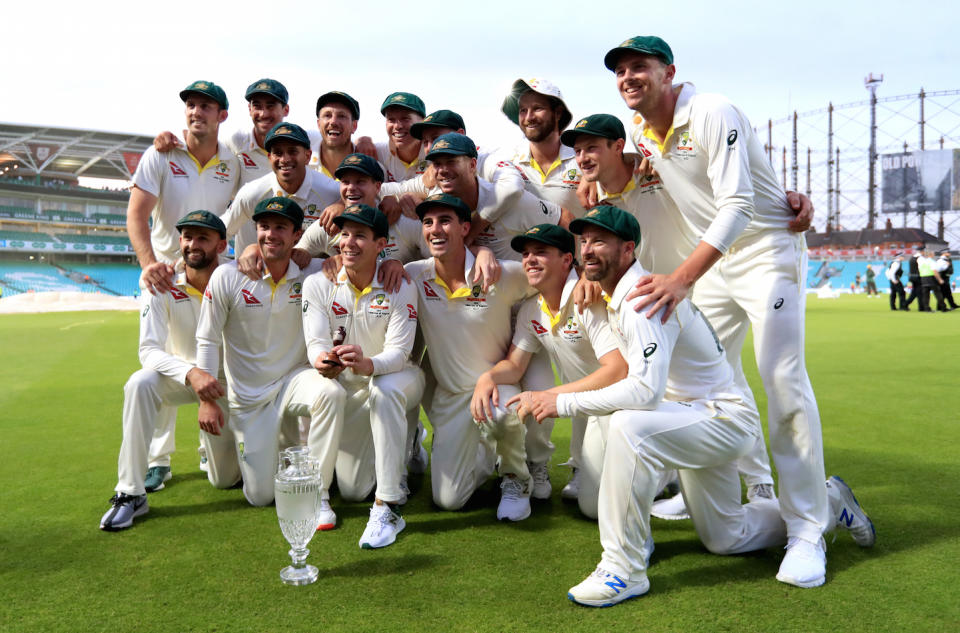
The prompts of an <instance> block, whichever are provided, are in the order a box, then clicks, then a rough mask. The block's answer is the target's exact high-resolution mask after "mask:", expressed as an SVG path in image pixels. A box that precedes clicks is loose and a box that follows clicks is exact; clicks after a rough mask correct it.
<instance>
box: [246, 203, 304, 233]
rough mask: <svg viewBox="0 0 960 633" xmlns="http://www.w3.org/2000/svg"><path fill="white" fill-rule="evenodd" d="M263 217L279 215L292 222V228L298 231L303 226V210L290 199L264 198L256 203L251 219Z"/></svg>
mask: <svg viewBox="0 0 960 633" xmlns="http://www.w3.org/2000/svg"><path fill="white" fill-rule="evenodd" d="M265 215H279V216H280V217H284V218H287V219H288V220H290V221H291V222H293V228H295V229H299V228H300V227H301V226H303V209H301V208H300V205H299V204H297V203H296V202H295V201H293V200H292V199H290V198H282V197H276V198H266V199H264V200H261V201H260V202H258V203H257V206H256V207H254V209H253V219H254V220H256V219H257V218H260V217H263V216H265Z"/></svg>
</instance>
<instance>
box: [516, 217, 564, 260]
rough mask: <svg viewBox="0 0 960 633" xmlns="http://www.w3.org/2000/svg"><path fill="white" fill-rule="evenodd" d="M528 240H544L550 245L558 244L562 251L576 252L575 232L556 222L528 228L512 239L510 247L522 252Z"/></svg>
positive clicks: (543, 241)
mask: <svg viewBox="0 0 960 633" xmlns="http://www.w3.org/2000/svg"><path fill="white" fill-rule="evenodd" d="M527 242H542V243H544V244H547V245H549V246H556V247H557V248H559V249H560V252H561V253H574V252H575V245H574V239H573V233H571V232H570V231H568V230H566V229H564V228H562V227H559V226H557V225H556V224H538V225H536V226H534V227H531V228H529V229H527V231H526V233H521V234H520V235H517V236H515V237H514V238H513V239H512V240H510V248H512V249H513V250H515V251H517V252H518V253H522V252H523V247H524V246H525V245H526V244H527Z"/></svg>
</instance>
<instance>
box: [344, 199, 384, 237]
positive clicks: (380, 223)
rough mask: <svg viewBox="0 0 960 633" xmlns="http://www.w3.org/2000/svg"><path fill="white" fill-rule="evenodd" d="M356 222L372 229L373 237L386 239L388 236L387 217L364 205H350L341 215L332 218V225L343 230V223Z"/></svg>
mask: <svg viewBox="0 0 960 633" xmlns="http://www.w3.org/2000/svg"><path fill="white" fill-rule="evenodd" d="M348 220H349V221H350V222H357V223H358V224H363V225H364V226H369V227H370V228H371V229H373V236H374V237H388V236H389V235H390V223H389V222H387V216H385V215H384V214H383V213H381V212H380V210H379V209H374V208H373V207H371V206H370V205H366V204H351V205H350V206H349V207H347V208H346V209H344V210H343V213H341V214H340V215H338V216H337V217H335V218H333V223H334V224H336V225H337V226H339V227H340V228H341V229H342V228H343V223H344V222H347V221H348Z"/></svg>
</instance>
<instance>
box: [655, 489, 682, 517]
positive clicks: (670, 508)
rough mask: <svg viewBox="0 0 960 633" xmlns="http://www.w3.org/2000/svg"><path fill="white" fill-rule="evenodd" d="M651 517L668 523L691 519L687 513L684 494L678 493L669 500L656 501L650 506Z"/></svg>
mask: <svg viewBox="0 0 960 633" xmlns="http://www.w3.org/2000/svg"><path fill="white" fill-rule="evenodd" d="M650 516H654V517H657V518H658V519H665V520H667V521H683V520H685V519H689V518H690V513H688V512H687V503H686V501H684V500H683V494H682V493H679V492H678V493H677V494H676V495H674V496H672V497H670V498H669V499H661V500H660V501H654V502H653V505H652V506H650Z"/></svg>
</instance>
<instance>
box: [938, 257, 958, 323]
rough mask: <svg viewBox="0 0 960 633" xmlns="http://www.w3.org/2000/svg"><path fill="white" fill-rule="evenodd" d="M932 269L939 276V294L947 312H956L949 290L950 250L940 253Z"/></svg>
mask: <svg viewBox="0 0 960 633" xmlns="http://www.w3.org/2000/svg"><path fill="white" fill-rule="evenodd" d="M933 269H934V270H935V271H937V273H939V274H940V293H941V294H942V295H943V301H944V303H945V304H946V306H947V309H948V310H956V309H957V304H956V302H955V301H954V300H953V291H951V290H950V275H952V274H953V260H952V259H950V249H949V248H945V249H943V250H942V251H940V257H938V258H937V261H936V262H935V263H934V264H933Z"/></svg>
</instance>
